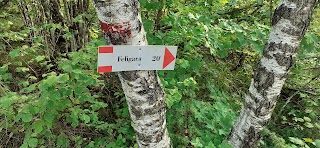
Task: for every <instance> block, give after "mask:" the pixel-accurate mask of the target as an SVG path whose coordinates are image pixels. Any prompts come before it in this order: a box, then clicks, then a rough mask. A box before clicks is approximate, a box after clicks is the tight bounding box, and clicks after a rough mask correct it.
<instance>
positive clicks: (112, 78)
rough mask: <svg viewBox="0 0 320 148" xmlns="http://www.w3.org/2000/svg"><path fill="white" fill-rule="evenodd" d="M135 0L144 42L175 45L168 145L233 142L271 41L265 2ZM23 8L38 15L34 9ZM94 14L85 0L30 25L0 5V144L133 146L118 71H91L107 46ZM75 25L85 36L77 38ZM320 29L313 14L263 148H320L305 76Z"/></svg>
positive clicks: (315, 60) (222, 147)
mask: <svg viewBox="0 0 320 148" xmlns="http://www.w3.org/2000/svg"><path fill="white" fill-rule="evenodd" d="M28 2H32V1H31V0H30V1H29V0H28ZM33 2H34V3H29V6H30V5H31V4H38V2H36V1H33ZM68 2H70V3H72V2H73V1H68ZM140 2H141V5H142V9H141V11H142V19H143V23H144V27H145V30H146V32H147V38H148V41H149V44H154V45H177V46H178V47H179V50H178V59H177V61H176V68H175V70H174V71H159V72H158V73H159V77H160V79H161V81H162V84H163V87H164V90H165V92H166V103H167V107H168V110H167V123H168V129H169V132H170V137H171V139H172V142H173V146H174V147H205V148H213V147H217V148H227V147H230V146H229V145H228V144H227V142H226V140H225V139H226V137H227V136H228V134H229V132H230V129H231V127H232V124H233V122H234V120H235V118H236V117H237V112H238V111H239V110H240V108H241V103H242V98H243V96H244V94H245V93H246V91H247V89H248V86H249V84H250V79H251V77H252V71H253V70H252V69H254V66H253V65H254V63H255V61H256V59H258V58H259V56H260V54H261V53H262V49H263V46H264V43H265V42H266V40H267V38H268V34H269V30H270V27H269V25H270V23H269V22H270V10H269V9H270V3H269V2H266V1H253V0H248V1H239V0H218V1H210V2H209V1H205V0H197V1H195V0H175V1H173V0H166V1H160V0H157V1H152V2H151V1H149V0H141V1H140ZM29 8H31V9H30V12H29V13H28V14H29V16H30V17H31V19H32V20H33V21H35V20H36V19H37V16H38V14H37V12H38V10H36V8H33V7H29ZM65 9H67V8H66V7H65V6H63V7H61V10H63V11H64V10H65ZM319 14H320V13H319V11H317V12H316V13H315V17H317V16H319ZM94 16H95V13H94V9H93V7H92V5H90V8H89V9H88V12H87V13H79V14H77V15H76V16H72V18H68V19H67V20H65V24H63V23H53V22H52V21H49V22H47V21H45V23H43V22H42V23H41V22H40V23H39V22H34V23H38V24H36V25H35V26H33V27H31V26H24V21H25V20H24V19H23V17H21V9H19V8H18V6H17V5H16V1H13V2H10V3H9V5H8V7H5V8H4V9H1V10H0V31H1V34H0V49H1V50H0V57H1V61H0V118H1V119H4V120H1V121H0V147H1V146H4V147H87V148H94V147H117V148H118V147H135V148H136V147H138V146H137V144H136V137H135V134H134V130H133V128H132V123H131V120H130V115H129V111H128V106H127V104H126V102H125V97H124V94H123V92H122V89H121V85H120V82H119V80H118V78H117V75H116V74H113V73H111V74H105V75H100V74H97V73H96V60H97V59H96V58H97V57H96V53H97V46H99V45H104V44H105V43H104V40H103V39H102V38H103V37H102V36H101V33H100V32H101V31H100V29H99V23H98V21H97V19H96V17H94ZM69 19H70V20H69ZM66 22H67V23H66ZM88 22H89V23H88ZM29 23H30V22H29ZM82 25H87V28H86V29H87V32H86V33H87V35H84V36H88V37H89V39H88V42H85V41H84V42H81V43H78V42H80V41H82V40H79V38H77V35H79V32H83V30H84V29H83V28H81V26H82ZM75 26H78V27H75ZM77 29H78V30H77ZM319 30H320V29H319V20H317V19H314V21H313V23H312V27H311V29H310V31H309V32H308V33H307V34H306V37H305V39H304V40H303V42H302V45H301V47H302V50H301V54H300V56H299V57H298V61H297V63H296V64H295V67H294V68H293V69H292V74H291V75H290V78H289V79H288V81H287V84H286V86H285V87H284V89H283V92H282V96H281V97H280V100H279V103H278V107H277V108H276V109H275V114H274V115H275V117H274V118H273V120H272V121H271V122H270V123H271V124H270V125H269V127H268V129H266V130H265V131H264V132H263V138H262V141H261V142H260V147H278V148H282V147H320V137H319V134H318V133H319V132H320V123H319V115H320V110H319V109H320V108H319V103H320V102H319V101H320V97H319V96H320V95H319V78H314V79H312V78H313V77H315V76H317V75H318V74H319V66H320V63H319V61H320V60H319V59H320V58H319V56H320V54H319V49H320V48H319V39H320V37H319V36H320V33H319ZM54 37H56V39H57V40H55V38H54ZM53 40H54V41H55V42H53ZM77 41H78V42H77ZM48 42H49V43H48ZM76 42H77V43H76ZM75 44H77V45H78V46H74V45H75ZM84 44H85V46H82V45H84ZM78 48H79V49H78ZM2 57H3V58H2ZM311 79H312V81H310V83H308V85H306V86H305V84H306V82H308V81H309V80H311ZM297 91H299V92H298V93H296V92H297ZM294 93H296V94H297V95H295V96H294V97H293V99H292V100H291V101H290V103H289V104H287V105H285V101H286V100H287V98H288V97H290V95H292V94H294ZM283 106H284V110H283V111H282V112H281V113H279V111H280V110H281V107H283ZM278 114H279V115H278Z"/></svg>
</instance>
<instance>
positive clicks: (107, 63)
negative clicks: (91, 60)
mask: <svg viewBox="0 0 320 148" xmlns="http://www.w3.org/2000/svg"><path fill="white" fill-rule="evenodd" d="M177 48H178V47H176V46H154V45H147V46H129V45H119V46H100V47H99V50H98V72H99V73H105V72H116V71H132V70H174V66H175V61H176V55H177Z"/></svg>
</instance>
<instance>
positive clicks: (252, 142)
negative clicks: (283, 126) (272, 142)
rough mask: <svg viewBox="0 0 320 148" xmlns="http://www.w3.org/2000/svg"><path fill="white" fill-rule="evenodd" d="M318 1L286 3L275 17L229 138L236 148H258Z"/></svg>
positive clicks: (289, 0) (305, 0)
mask: <svg viewBox="0 0 320 148" xmlns="http://www.w3.org/2000/svg"><path fill="white" fill-rule="evenodd" d="M317 3H318V0H282V1H281V2H280V4H279V6H278V7H277V9H276V10H275V13H274V15H273V18H272V29H271V33H270V36H269V40H268V43H267V44H266V45H265V48H264V53H263V57H262V58H261V60H260V61H259V64H258V66H257V68H256V70H255V73H254V78H253V80H252V82H251V86H250V88H249V92H248V94H247V95H246V97H245V102H244V107H243V108H242V110H241V111H240V116H239V117H238V119H237V121H236V122H235V124H234V126H233V129H232V131H231V133H230V135H229V137H228V142H229V144H231V145H232V146H233V147H235V148H251V147H256V146H257V143H258V142H259V140H260V137H261V136H260V135H261V133H260V132H261V130H262V129H263V128H264V127H265V126H266V124H267V122H268V120H269V119H270V117H271V114H272V112H273V110H274V108H275V105H276V102H277V98H278V97H279V95H280V92H281V89H282V86H283V84H284V82H285V80H286V79H287V76H288V74H289V72H290V69H291V67H292V66H293V64H294V62H295V58H296V55H297V53H298V51H299V47H300V42H301V40H302V38H303V36H304V34H305V32H306V30H307V28H308V26H309V23H310V20H311V15H312V12H313V10H314V8H315V6H316V4H317Z"/></svg>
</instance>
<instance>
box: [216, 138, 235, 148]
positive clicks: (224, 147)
mask: <svg viewBox="0 0 320 148" xmlns="http://www.w3.org/2000/svg"><path fill="white" fill-rule="evenodd" d="M218 148H232V146H231V145H229V144H228V142H227V141H226V140H223V141H222V143H221V144H220V145H219V146H218Z"/></svg>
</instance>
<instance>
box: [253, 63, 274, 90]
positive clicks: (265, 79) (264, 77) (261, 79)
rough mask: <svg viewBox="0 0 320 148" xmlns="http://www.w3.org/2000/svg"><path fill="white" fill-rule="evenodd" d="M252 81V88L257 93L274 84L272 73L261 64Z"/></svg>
mask: <svg viewBox="0 0 320 148" xmlns="http://www.w3.org/2000/svg"><path fill="white" fill-rule="evenodd" d="M253 79H254V83H253V84H254V87H255V88H257V90H258V92H263V91H264V90H267V89H268V88H269V87H270V86H272V84H273V83H274V73H272V72H269V71H268V70H267V69H266V68H265V67H262V66H261V64H259V66H258V68H257V71H256V72H255V74H254V77H253ZM262 95H265V94H262Z"/></svg>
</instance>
